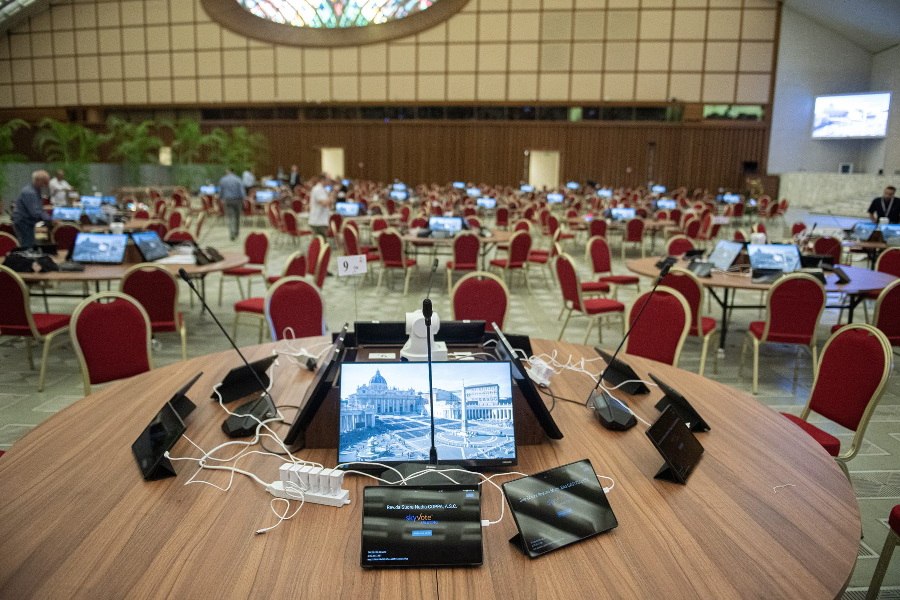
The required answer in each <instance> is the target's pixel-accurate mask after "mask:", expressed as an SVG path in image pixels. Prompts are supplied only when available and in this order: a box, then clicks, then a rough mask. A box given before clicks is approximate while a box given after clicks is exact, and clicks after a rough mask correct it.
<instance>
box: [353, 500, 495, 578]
mask: <svg viewBox="0 0 900 600" xmlns="http://www.w3.org/2000/svg"><path fill="white" fill-rule="evenodd" d="M362 504H363V506H362V544H361V548H360V565H361V566H362V567H364V568H369V569H371V568H385V567H456V566H476V565H480V564H481V563H482V560H483V551H482V537H481V529H482V528H481V491H480V490H479V488H478V486H477V485H472V486H463V485H448V486H443V487H437V486H413V485H405V486H385V485H382V486H368V487H366V488H363V503H362Z"/></svg>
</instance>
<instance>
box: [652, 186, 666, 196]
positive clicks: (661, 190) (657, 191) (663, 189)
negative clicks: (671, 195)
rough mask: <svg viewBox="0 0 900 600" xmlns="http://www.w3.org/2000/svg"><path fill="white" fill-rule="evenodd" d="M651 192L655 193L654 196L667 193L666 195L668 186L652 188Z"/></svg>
mask: <svg viewBox="0 0 900 600" xmlns="http://www.w3.org/2000/svg"><path fill="white" fill-rule="evenodd" d="M650 191H651V192H653V193H654V194H665V193H666V186H664V185H654V186H653V187H652V188H650Z"/></svg>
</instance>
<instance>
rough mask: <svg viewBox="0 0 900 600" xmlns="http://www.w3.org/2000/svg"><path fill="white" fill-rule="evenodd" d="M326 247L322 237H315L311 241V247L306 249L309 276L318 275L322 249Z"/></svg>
mask: <svg viewBox="0 0 900 600" xmlns="http://www.w3.org/2000/svg"><path fill="white" fill-rule="evenodd" d="M324 245H325V240H324V239H322V236H320V235H316V236H313V239H311V240H310V241H309V247H308V248H307V249H306V274H307V275H315V274H316V267H317V266H318V265H319V256H321V254H322V247H323V246H324Z"/></svg>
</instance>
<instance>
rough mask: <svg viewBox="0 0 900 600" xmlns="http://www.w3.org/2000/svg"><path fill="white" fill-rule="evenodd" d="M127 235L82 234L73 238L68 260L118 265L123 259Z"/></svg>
mask: <svg viewBox="0 0 900 600" xmlns="http://www.w3.org/2000/svg"><path fill="white" fill-rule="evenodd" d="M127 246H128V235H126V234H124V233H122V234H115V233H84V232H81V233H79V234H78V235H76V236H75V245H74V246H73V247H72V257H71V259H70V260H72V261H74V262H78V263H84V264H100V265H120V264H122V260H123V259H124V258H125V248H126V247H127Z"/></svg>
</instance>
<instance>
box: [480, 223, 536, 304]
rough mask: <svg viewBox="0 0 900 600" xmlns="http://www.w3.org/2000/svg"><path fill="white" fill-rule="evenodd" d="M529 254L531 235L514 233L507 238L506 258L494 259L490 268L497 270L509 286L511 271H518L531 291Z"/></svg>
mask: <svg viewBox="0 0 900 600" xmlns="http://www.w3.org/2000/svg"><path fill="white" fill-rule="evenodd" d="M530 253H531V234H530V233H528V231H516V232H515V233H513V234H512V237H510V238H509V250H508V256H507V257H506V258H495V259H493V260H492V261H491V262H490V266H491V267H495V268H496V269H499V270H500V271H501V272H502V273H503V280H504V281H505V282H506V284H507V285H509V281H510V276H511V273H512V272H513V271H520V272H522V274H523V275H524V277H525V285H526V286H527V287H528V290H529V291H531V282H530V281H529V280H528V271H527V269H528V257H529V255H530Z"/></svg>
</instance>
